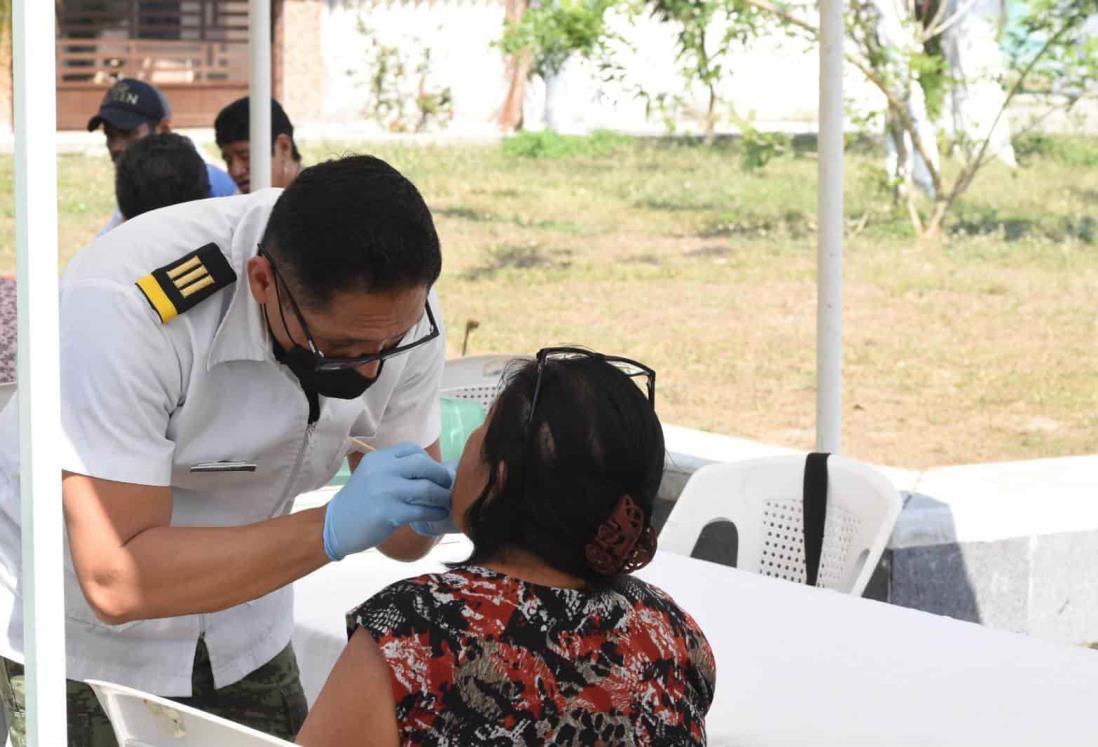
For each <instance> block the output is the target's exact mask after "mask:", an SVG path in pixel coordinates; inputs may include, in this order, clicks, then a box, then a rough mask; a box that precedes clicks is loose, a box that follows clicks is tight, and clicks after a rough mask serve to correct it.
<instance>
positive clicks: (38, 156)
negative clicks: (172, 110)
mask: <svg viewBox="0 0 1098 747" xmlns="http://www.w3.org/2000/svg"><path fill="white" fill-rule="evenodd" d="M53 14H54V7H53V3H49V2H42V0H15V2H14V3H13V7H12V42H13V49H12V63H13V76H12V77H13V82H14V85H15V247H16V249H15V252H16V254H15V256H16V260H15V261H16V267H17V270H18V283H19V290H18V294H19V302H18V303H19V305H18V309H19V350H18V371H17V376H18V384H19V447H20V452H19V458H20V481H21V486H22V502H23V503H22V525H23V594H22V596H23V641H24V653H25V655H26V698H27V744H28V745H32V746H33V747H54V746H55V745H64V744H67V743H68V740H67V738H66V724H65V718H64V713H65V595H64V576H63V574H62V567H63V566H62V563H63V557H64V556H63V546H62V541H63V537H64V533H63V532H64V527H63V525H62V515H61V463H60V460H59V458H58V447H57V445H58V443H59V442H60V432H61V405H60V366H59V362H58V359H59V354H58V348H59V346H58V322H57V318H58V314H57V151H56V139H57V138H56V132H55V124H54V123H55V122H57V104H56V96H57V93H56V91H57V81H56V77H55V64H56V63H55V60H54V55H55V54H56V41H55V38H54V17H53Z"/></svg>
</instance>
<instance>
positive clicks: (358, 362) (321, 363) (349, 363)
mask: <svg viewBox="0 0 1098 747" xmlns="http://www.w3.org/2000/svg"><path fill="white" fill-rule="evenodd" d="M259 254H260V256H262V257H264V258H266V260H267V261H268V262H270V263H271V269H272V270H274V275H275V296H276V297H277V298H278V313H279V315H280V316H281V317H282V326H283V327H285V329H286V333H287V334H289V332H290V328H289V327H287V326H286V315H285V314H284V313H283V311H282V297H281V295H280V293H279V290H278V286H279V285H281V286H282V287H284V288H286V298H287V299H288V300H289V302H290V308H291V309H292V310H293V312H294V316H295V317H297V323H298V324H300V325H301V331H302V332H304V333H305V341H306V342H308V343H309V350H311V351H312V353H313V355H315V356H316V366H315V370H317V371H339V370H342V369H347V368H358V367H359V366H364V365H366V364H368V363H377V362H378V361H383V360H385V359H386V358H393V357H395V356H398V355H401V354H403V353H407V352H408V351H410V350H412V349H413V348H418V347H419V346H420V345H424V344H426V343H428V342H430V341H431V340H433V339H435V338H436V337H438V336H439V329H438V324H437V323H436V322H435V315H434V314H433V313H431V304H430V303H429V302H428V303H425V304H424V311H425V313H426V315H427V323H428V324H429V325H430V330H429V331H428V332H427V334H426V335H424V336H423V337H421V338H419V339H418V340H414V341H412V342H410V343H408V344H407V345H397V346H396V347H394V348H390V349H388V350H381V351H378V352H376V353H367V354H366V355H358V356H355V357H353V358H329V357H327V356H325V355H324V353H323V352H321V350H320V348H318V347H317V345H316V342H315V341H314V340H313V336H312V334H311V333H310V332H309V325H308V324H306V323H305V317H304V316H302V314H301V309H300V308H298V305H297V301H295V300H294V297H293V294H292V293H290V288H289V286H287V285H286V281H285V280H283V279H282V275H281V274H280V273H279V272H278V267H277V266H276V265H275V261H274V259H273V258H272V257H271V255H270V254H268V253H267V252H266V251H264V250H263V249H262V248H261V249H260V250H259ZM291 339H293V338H292V336H291Z"/></svg>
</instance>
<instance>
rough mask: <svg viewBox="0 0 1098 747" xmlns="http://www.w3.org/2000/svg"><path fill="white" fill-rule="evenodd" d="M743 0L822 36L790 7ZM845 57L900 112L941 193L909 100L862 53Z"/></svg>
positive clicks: (764, 0) (755, 0)
mask: <svg viewBox="0 0 1098 747" xmlns="http://www.w3.org/2000/svg"><path fill="white" fill-rule="evenodd" d="M743 1H744V2H745V3H747V4H748V5H751V6H754V7H756V8H758V9H759V10H763V11H766V12H767V13H771V14H773V15H776V16H777V17H778V18H781V19H782V20H784V21H785V22H787V23H789V24H790V25H792V26H796V27H797V28H799V29H801V30H803V31H807V32H809V33H810V34H812V36H814V37H817V38H818V37H819V33H820V30H819V29H818V28H817V27H816V26H813V25H812V24H811V23H809V22H808V21H806V20H804V19H803V18H798V17H797V16H795V15H794V14H792V13H790V12H789V11H788V10H786V9H784V8H781V7H779V6H777V5H775V4H773V3H771V2H769V0H743ZM844 57H845V58H846V60H847V62H849V63H850V64H852V65H854V67H856V68H858V70H859V71H861V73H862V75H864V76H865V77H866V79H867V80H868V81H869V82H870V83H872V84H873V85H875V86H876V87H877V88H878V89H880V91H881V93H883V94H884V96H885V99H887V100H888V104H889V109H890V110H891V111H892V113H893V114H895V115H896V117H897V118H899V120H900V122H901V124H902V125H903V127H904V129H905V130H906V131H907V133H908V134H909V135H911V144H912V146H913V147H914V148H915V151H916V152H917V153H918V154H919V156H920V157H921V158H922V159H923V162H924V163H925V164H926V170H927V172H928V173H929V174H930V181H931V184H933V185H934V191H935V193H938V192H941V191H942V175H941V173H940V172H939V171H938V169H937V168H936V167H935V166H934V162H933V161H932V160H931V159H930V157H929V153H930V151H929V150H927V147H926V144H925V143H923V139H922V138H921V137H920V136H919V131H918V128H916V127H915V122H914V121H912V119H911V115H910V114H909V113H908V111H907V103H906V102H905V101H904V100H903V99H901V98H900V97H899V96H897V95H896V93H895V92H894V91H893V90H892V89H891V88H890V87H889V85H888V83H887V82H885V80H884V78H883V77H881V75H880V74H879V73H878V72H877V71H876V70H874V69H873V67H872V66H871V65H870V64H869V62H868V61H866V60H865V59H863V58H862V57H861V56H860V55H857V54H855V53H853V52H846V53H845V54H844Z"/></svg>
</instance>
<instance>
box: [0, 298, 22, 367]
mask: <svg viewBox="0 0 1098 747" xmlns="http://www.w3.org/2000/svg"><path fill="white" fill-rule="evenodd" d="M15 288H16V286H15V278H12V277H0V384H8V383H11V382H14V381H15V348H16V347H17V343H18V327H17V321H18V320H17V318H16V307H15Z"/></svg>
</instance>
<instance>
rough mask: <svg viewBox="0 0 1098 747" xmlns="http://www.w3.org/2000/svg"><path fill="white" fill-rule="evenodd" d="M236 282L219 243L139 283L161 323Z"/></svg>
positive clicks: (157, 271) (182, 259)
mask: <svg viewBox="0 0 1098 747" xmlns="http://www.w3.org/2000/svg"><path fill="white" fill-rule="evenodd" d="M235 282H236V272H235V271H234V270H233V268H232V267H231V266H230V265H229V262H228V260H226V259H225V255H224V254H222V253H221V250H220V249H218V248H217V244H212V243H211V244H206V246H204V247H202V248H201V249H196V250H195V251H193V252H190V253H189V254H185V255H184V256H182V257H180V258H179V259H177V260H176V261H175V262H172V263H171V264H169V265H165V266H164V267H160V268H158V269H156V270H153V271H152V272H150V273H149V274H148V275H146V276H144V277H143V278H141V279H139V280H138V281H137V288H138V290H140V291H141V293H142V294H143V295H144V296H145V300H147V301H148V302H149V305H150V306H152V308H153V311H155V312H156V315H157V316H159V317H160V322H161V323H162V324H167V323H168V322H170V321H171V320H172V319H174V318H175V317H177V316H178V315H180V314H182V313H183V312H185V311H187V310H188V309H191V308H194V307H195V306H197V305H198V304H200V303H201V302H203V301H205V300H206V299H207V298H209V297H210V296H212V295H213V294H214V293H216V292H217V291H219V290H221V289H222V288H225V287H227V286H230V285H232V284H233V283H235Z"/></svg>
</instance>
